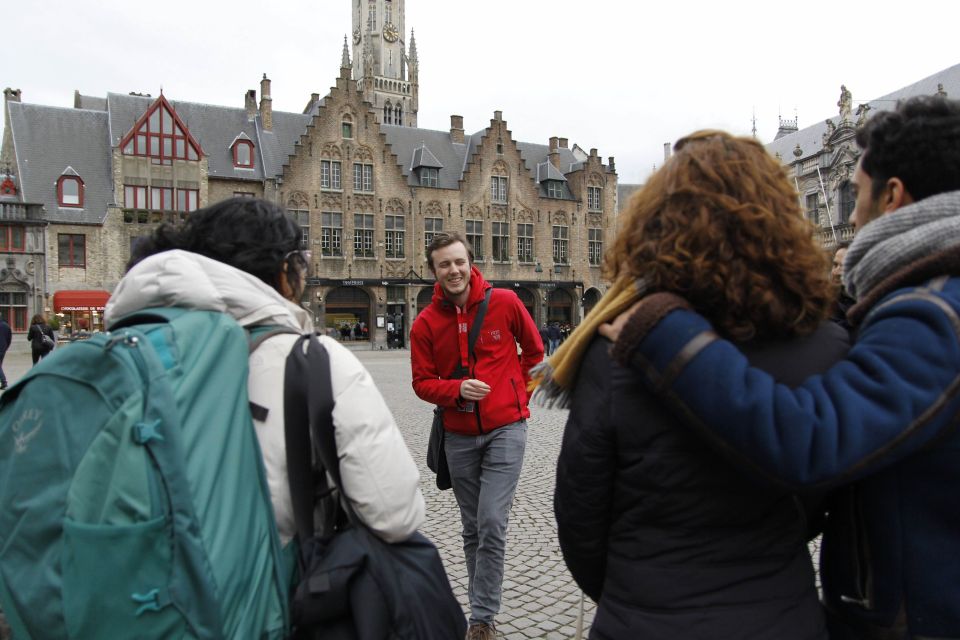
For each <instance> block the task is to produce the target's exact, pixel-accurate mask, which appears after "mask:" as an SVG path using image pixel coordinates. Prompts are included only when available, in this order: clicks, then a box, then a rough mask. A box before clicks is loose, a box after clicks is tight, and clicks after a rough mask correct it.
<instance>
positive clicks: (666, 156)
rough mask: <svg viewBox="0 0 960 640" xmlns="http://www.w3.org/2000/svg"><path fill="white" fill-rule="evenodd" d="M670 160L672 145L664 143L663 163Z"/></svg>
mask: <svg viewBox="0 0 960 640" xmlns="http://www.w3.org/2000/svg"><path fill="white" fill-rule="evenodd" d="M669 159H670V143H669V142H664V143H663V161H664V162H666V161H667V160H669Z"/></svg>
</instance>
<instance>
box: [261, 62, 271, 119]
mask: <svg viewBox="0 0 960 640" xmlns="http://www.w3.org/2000/svg"><path fill="white" fill-rule="evenodd" d="M260 122H262V123H263V130H264V131H273V98H271V97H270V78H268V77H267V74H263V79H262V80H261V81H260Z"/></svg>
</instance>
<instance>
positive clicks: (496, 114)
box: [493, 111, 503, 120]
mask: <svg viewBox="0 0 960 640" xmlns="http://www.w3.org/2000/svg"><path fill="white" fill-rule="evenodd" d="M493 119H494V120H503V111H494V112H493Z"/></svg>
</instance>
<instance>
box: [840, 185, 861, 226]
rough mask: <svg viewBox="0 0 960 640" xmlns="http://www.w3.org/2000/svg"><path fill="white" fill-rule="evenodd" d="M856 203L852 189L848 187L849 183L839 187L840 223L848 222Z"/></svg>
mask: <svg viewBox="0 0 960 640" xmlns="http://www.w3.org/2000/svg"><path fill="white" fill-rule="evenodd" d="M856 203H857V199H856V198H854V197H853V188H852V187H851V186H850V182H849V181H847V182H844V183H843V184H842V185H840V214H839V218H840V223H841V224H843V223H848V222H850V216H851V215H853V207H854V205H855V204H856Z"/></svg>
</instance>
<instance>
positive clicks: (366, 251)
mask: <svg viewBox="0 0 960 640" xmlns="http://www.w3.org/2000/svg"><path fill="white" fill-rule="evenodd" d="M353 255H354V256H355V257H357V258H372V257H374V256H373V214H372V213H355V214H353Z"/></svg>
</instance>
